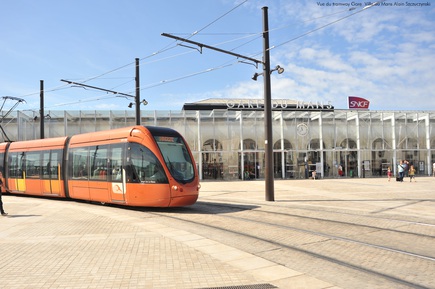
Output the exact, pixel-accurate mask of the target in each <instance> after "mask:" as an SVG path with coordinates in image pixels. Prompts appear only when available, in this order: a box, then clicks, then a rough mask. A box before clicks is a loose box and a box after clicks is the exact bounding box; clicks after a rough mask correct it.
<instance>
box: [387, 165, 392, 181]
mask: <svg viewBox="0 0 435 289" xmlns="http://www.w3.org/2000/svg"><path fill="white" fill-rule="evenodd" d="M392 175H393V173H392V172H391V167H388V170H387V176H388V181H391V176H392Z"/></svg>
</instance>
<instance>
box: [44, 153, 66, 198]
mask: <svg viewBox="0 0 435 289" xmlns="http://www.w3.org/2000/svg"><path fill="white" fill-rule="evenodd" d="M61 160H62V150H53V151H48V152H44V153H43V154H42V164H45V166H44V167H43V168H42V172H43V174H42V193H43V194H44V195H61V194H62V191H63V181H62V180H61V177H60V176H61V165H60V164H61Z"/></svg>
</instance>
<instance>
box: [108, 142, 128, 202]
mask: <svg viewBox="0 0 435 289" xmlns="http://www.w3.org/2000/svg"><path fill="white" fill-rule="evenodd" d="M122 151H123V149H122V147H118V146H115V145H114V146H112V148H111V159H110V161H109V171H110V172H111V189H110V197H111V199H112V201H118V202H125V190H126V189H125V188H126V184H125V180H126V178H125V169H124V167H123V166H122V163H123V162H122V160H123V158H122Z"/></svg>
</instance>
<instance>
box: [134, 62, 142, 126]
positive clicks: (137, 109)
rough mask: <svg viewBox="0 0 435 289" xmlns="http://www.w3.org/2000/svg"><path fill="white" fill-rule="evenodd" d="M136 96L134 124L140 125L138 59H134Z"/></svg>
mask: <svg viewBox="0 0 435 289" xmlns="http://www.w3.org/2000/svg"><path fill="white" fill-rule="evenodd" d="M135 79H136V95H135V103H136V124H137V125H140V123H141V119H140V81H139V58H136V78H135Z"/></svg>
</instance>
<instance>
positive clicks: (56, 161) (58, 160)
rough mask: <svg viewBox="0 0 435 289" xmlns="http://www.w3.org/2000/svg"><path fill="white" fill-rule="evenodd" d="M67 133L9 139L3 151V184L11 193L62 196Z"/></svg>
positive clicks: (63, 193)
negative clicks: (27, 138)
mask: <svg viewBox="0 0 435 289" xmlns="http://www.w3.org/2000/svg"><path fill="white" fill-rule="evenodd" d="M66 141H67V137H61V138H53V139H43V140H33V141H24V142H15V143H12V144H11V145H10V146H9V148H8V150H6V154H5V158H7V159H5V169H4V170H5V173H6V179H7V186H8V188H9V190H11V191H12V192H14V193H22V194H29V195H37V196H41V195H43V196H54V197H65V186H64V180H63V177H62V171H63V151H64V145H65V142H66Z"/></svg>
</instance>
